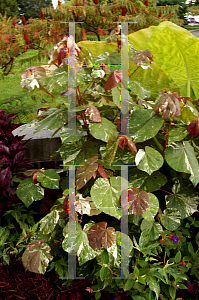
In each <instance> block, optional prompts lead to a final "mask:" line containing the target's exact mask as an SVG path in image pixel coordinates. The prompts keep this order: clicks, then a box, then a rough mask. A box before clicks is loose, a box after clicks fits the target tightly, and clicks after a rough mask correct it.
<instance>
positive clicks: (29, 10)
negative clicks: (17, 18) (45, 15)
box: [17, 0, 53, 20]
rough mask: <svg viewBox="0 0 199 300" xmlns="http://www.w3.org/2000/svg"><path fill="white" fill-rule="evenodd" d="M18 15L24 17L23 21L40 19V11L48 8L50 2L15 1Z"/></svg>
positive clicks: (48, 0)
mask: <svg viewBox="0 0 199 300" xmlns="http://www.w3.org/2000/svg"><path fill="white" fill-rule="evenodd" d="M17 3H18V8H19V13H20V15H24V17H25V19H26V20H27V19H29V18H33V19H35V18H40V13H41V9H42V8H44V7H50V6H53V5H52V0H37V1H35V0H17Z"/></svg>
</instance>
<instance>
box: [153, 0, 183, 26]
mask: <svg viewBox="0 0 199 300" xmlns="http://www.w3.org/2000/svg"><path fill="white" fill-rule="evenodd" d="M166 5H179V10H178V16H179V18H180V19H182V20H184V22H186V20H185V18H184V15H185V13H187V8H188V4H187V3H186V0H158V2H157V6H166Z"/></svg>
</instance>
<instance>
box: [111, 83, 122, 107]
mask: <svg viewBox="0 0 199 300" xmlns="http://www.w3.org/2000/svg"><path fill="white" fill-rule="evenodd" d="M111 93H112V96H113V102H114V103H115V105H116V106H117V107H118V108H119V109H120V91H119V90H118V88H117V87H114V88H112V89H111Z"/></svg>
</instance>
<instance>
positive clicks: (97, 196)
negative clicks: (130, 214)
mask: <svg viewBox="0 0 199 300" xmlns="http://www.w3.org/2000/svg"><path fill="white" fill-rule="evenodd" d="M120 195H121V177H119V176H118V177H111V178H110V183H109V180H108V179H106V178H98V179H97V180H96V181H95V183H94V185H93V186H92V188H91V198H92V200H93V202H94V204H95V206H96V208H98V209H100V210H101V211H103V212H105V213H106V214H109V215H110V216H113V217H115V218H117V219H120V218H121V212H120V210H119V209H118V208H119V207H120V202H119V198H120Z"/></svg>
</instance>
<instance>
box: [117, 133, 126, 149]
mask: <svg viewBox="0 0 199 300" xmlns="http://www.w3.org/2000/svg"><path fill="white" fill-rule="evenodd" d="M119 139H120V140H119V143H118V146H119V147H120V148H122V149H124V145H125V137H124V136H121V137H120V138H119Z"/></svg>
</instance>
